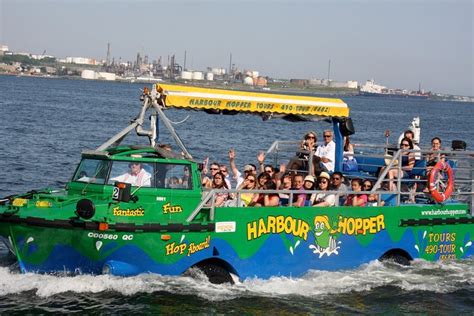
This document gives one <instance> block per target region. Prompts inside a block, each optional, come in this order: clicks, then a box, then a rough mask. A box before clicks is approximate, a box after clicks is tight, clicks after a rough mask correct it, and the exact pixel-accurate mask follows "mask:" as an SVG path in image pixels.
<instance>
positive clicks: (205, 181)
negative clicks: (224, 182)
mask: <svg viewBox="0 0 474 316" xmlns="http://www.w3.org/2000/svg"><path fill="white" fill-rule="evenodd" d="M210 169H211V176H210V177H208V176H207V175H206V174H207V170H206V169H204V170H203V177H202V186H203V187H204V188H208V189H209V188H212V183H213V180H214V176H215V175H216V173H218V172H219V170H220V165H219V163H217V162H213V163H211V168H210Z"/></svg>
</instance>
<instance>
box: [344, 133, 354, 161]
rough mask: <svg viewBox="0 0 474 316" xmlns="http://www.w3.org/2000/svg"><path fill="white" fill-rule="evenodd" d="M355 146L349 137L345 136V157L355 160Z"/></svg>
mask: <svg viewBox="0 0 474 316" xmlns="http://www.w3.org/2000/svg"><path fill="white" fill-rule="evenodd" d="M353 155H354V145H353V144H351V140H350V139H349V136H344V157H348V158H349V157H350V158H354V157H353Z"/></svg>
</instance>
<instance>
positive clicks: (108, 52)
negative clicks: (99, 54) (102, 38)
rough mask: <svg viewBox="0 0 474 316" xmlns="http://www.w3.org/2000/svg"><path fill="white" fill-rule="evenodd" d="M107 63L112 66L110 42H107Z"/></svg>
mask: <svg viewBox="0 0 474 316" xmlns="http://www.w3.org/2000/svg"><path fill="white" fill-rule="evenodd" d="M105 65H106V66H110V43H107V58H106V59H105Z"/></svg>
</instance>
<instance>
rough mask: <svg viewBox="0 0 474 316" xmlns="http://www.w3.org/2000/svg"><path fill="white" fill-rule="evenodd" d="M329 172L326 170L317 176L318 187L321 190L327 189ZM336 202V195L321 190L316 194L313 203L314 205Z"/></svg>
mask: <svg viewBox="0 0 474 316" xmlns="http://www.w3.org/2000/svg"><path fill="white" fill-rule="evenodd" d="M329 180H330V177H329V174H328V173H327V172H324V171H323V172H321V174H320V175H319V177H318V188H319V190H321V191H329ZM335 204H336V196H335V195H334V194H332V193H327V192H321V193H318V194H316V198H315V200H314V205H313V206H316V207H322V206H334V205H335Z"/></svg>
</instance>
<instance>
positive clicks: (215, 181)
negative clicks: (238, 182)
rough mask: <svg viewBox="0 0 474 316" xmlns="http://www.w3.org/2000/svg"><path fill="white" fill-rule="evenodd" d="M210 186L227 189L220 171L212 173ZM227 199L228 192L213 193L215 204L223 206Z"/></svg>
mask: <svg viewBox="0 0 474 316" xmlns="http://www.w3.org/2000/svg"><path fill="white" fill-rule="evenodd" d="M212 188H213V189H219V190H226V189H229V188H228V187H227V183H225V176H224V175H223V174H222V173H221V172H219V171H218V172H217V173H216V174H214V177H213V178H212ZM228 199H229V193H227V192H219V193H216V194H215V200H214V205H215V206H223V205H224V203H225V202H226V201H227V200H228Z"/></svg>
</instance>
